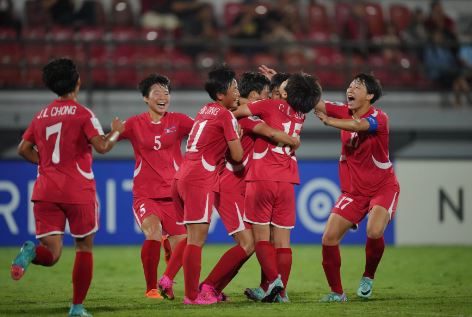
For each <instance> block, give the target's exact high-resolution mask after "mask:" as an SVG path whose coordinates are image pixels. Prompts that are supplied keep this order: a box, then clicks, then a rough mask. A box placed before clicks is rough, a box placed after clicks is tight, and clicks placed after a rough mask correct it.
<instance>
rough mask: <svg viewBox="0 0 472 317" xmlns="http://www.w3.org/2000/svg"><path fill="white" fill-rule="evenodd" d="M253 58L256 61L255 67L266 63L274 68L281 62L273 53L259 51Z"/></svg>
mask: <svg viewBox="0 0 472 317" xmlns="http://www.w3.org/2000/svg"><path fill="white" fill-rule="evenodd" d="M252 60H253V63H254V67H258V66H260V65H266V66H268V67H271V68H274V67H277V65H278V64H279V61H278V60H277V58H276V57H275V56H274V55H272V54H265V53H258V54H255V55H254V57H253V58H252Z"/></svg>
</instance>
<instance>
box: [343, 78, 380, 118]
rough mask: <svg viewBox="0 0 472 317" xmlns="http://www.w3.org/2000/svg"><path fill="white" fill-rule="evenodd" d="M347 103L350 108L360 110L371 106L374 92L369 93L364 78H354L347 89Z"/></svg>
mask: <svg viewBox="0 0 472 317" xmlns="http://www.w3.org/2000/svg"><path fill="white" fill-rule="evenodd" d="M346 97H347V104H348V107H349V109H350V110H354V111H356V110H359V109H361V108H362V107H366V106H367V107H368V106H370V101H371V100H372V98H373V97H374V95H373V94H368V93H367V87H366V85H365V83H364V82H363V81H362V80H359V79H354V80H353V81H352V82H351V84H350V85H349V87H348V88H347V90H346Z"/></svg>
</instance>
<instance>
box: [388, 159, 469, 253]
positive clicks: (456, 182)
mask: <svg viewBox="0 0 472 317" xmlns="http://www.w3.org/2000/svg"><path fill="white" fill-rule="evenodd" d="M395 171H396V173H397V176H398V181H399V182H400V200H399V203H398V208H397V214H396V224H395V242H396V244H398V245H408V244H410V245H413V244H423V245H424V244H431V245H438V244H444V245H452V244H462V245H466V244H470V245H472V161H457V160H397V161H396V164H395Z"/></svg>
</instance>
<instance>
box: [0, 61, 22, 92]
mask: <svg viewBox="0 0 472 317" xmlns="http://www.w3.org/2000/svg"><path fill="white" fill-rule="evenodd" d="M20 86H22V84H21V73H20V68H19V67H18V65H2V71H1V72H0V87H1V88H7V87H8V88H9V87H20Z"/></svg>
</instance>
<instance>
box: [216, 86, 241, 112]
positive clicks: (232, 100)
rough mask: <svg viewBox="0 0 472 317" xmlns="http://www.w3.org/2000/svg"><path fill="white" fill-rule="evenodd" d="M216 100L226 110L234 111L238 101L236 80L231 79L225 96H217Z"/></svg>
mask: <svg viewBox="0 0 472 317" xmlns="http://www.w3.org/2000/svg"><path fill="white" fill-rule="evenodd" d="M218 95H219V96H218V98H219V100H220V102H221V104H222V105H223V106H224V107H225V108H227V109H230V110H232V109H235V108H237V107H238V99H239V89H238V82H237V81H236V79H233V81H232V82H231V85H230V86H229V87H228V90H226V94H218Z"/></svg>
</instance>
